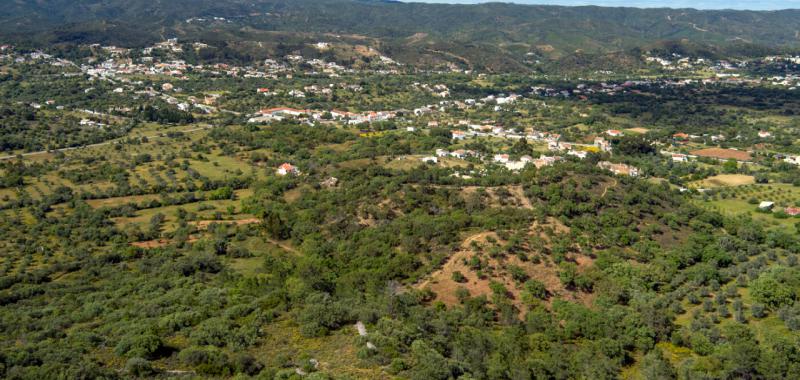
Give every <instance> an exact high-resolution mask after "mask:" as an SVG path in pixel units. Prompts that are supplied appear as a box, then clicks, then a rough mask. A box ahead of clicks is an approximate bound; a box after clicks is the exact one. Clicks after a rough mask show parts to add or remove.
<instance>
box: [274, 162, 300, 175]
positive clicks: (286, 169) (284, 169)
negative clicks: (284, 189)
mask: <svg viewBox="0 0 800 380" xmlns="http://www.w3.org/2000/svg"><path fill="white" fill-rule="evenodd" d="M298 173H300V171H299V170H297V168H296V167H295V166H294V165H292V164H290V163H288V162H284V163H283V164H281V166H278V170H276V171H275V174H277V175H295V174H298Z"/></svg>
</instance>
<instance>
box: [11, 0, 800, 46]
mask: <svg viewBox="0 0 800 380" xmlns="http://www.w3.org/2000/svg"><path fill="white" fill-rule="evenodd" d="M4 8H5V9H4V11H3V12H0V33H1V34H2V35H0V37H2V38H3V39H7V40H12V41H17V42H19V41H23V40H27V41H36V42H38V43H54V42H100V43H114V44H117V45H123V46H126V45H127V46H135V45H139V44H143V43H147V42H152V41H154V40H160V39H162V38H165V37H169V36H175V37H184V38H187V39H193V38H199V37H201V36H203V35H205V34H209V32H213V33H212V34H214V35H221V36H224V38H226V41H228V42H232V41H262V40H269V39H271V38H274V34H271V33H274V32H287V33H289V34H292V35H295V36H297V35H302V36H304V37H306V38H308V37H310V36H309V34H324V33H330V34H337V35H339V34H341V35H359V36H361V37H369V38H371V39H375V40H377V43H379V44H380V46H381V47H382V48H384V49H387V50H389V51H393V52H395V53H397V54H399V55H401V58H402V56H403V55H404V53H406V52H408V51H416V52H420V51H422V52H424V53H425V54H430V52H431V51H439V52H442V51H444V52H447V53H450V54H452V55H454V56H458V57H463V58H465V59H466V60H473V59H477V60H478V61H481V54H485V55H487V56H489V57H498V56H502V57H509V58H513V59H516V60H521V59H522V57H524V56H525V54H528V56H529V57H530V56H531V54H529V53H533V55H535V56H536V57H543V58H553V57H556V58H558V57H563V56H564V55H568V54H573V53H574V52H576V51H582V52H586V53H590V54H594V53H608V52H617V51H627V50H630V49H634V48H643V47H648V46H650V45H652V44H658V43H661V42H663V41H681V40H683V41H688V42H691V43H696V44H700V45H703V46H707V47H710V48H712V49H717V50H719V49H723V50H724V51H725V52H726V54H731V52H733V53H742V54H746V53H747V52H749V51H752V49H753V47H759V48H770V49H774V48H790V49H791V48H796V47H799V46H800V39H798V35H799V33H800V10H786V11H776V12H756V11H698V10H691V9H636V8H604V7H559V6H534V5H516V4H501V3H493V4H482V5H446V4H421V3H400V2H390V1H370V0H361V1H357V0H248V1H244V0H225V1H218V0H169V1H167V0H38V1H13V2H10V4H5V5H4ZM193 17H200V18H206V19H207V20H205V21H206V22H205V23H202V22H194V23H190V22H187V20H188V19H190V18H193ZM213 17H224V18H225V19H226V20H225V21H224V22H208V21H209V20H211V21H213ZM218 21H219V20H218ZM373 42H374V41H373ZM481 52H483V53H481ZM484 58H485V57H484Z"/></svg>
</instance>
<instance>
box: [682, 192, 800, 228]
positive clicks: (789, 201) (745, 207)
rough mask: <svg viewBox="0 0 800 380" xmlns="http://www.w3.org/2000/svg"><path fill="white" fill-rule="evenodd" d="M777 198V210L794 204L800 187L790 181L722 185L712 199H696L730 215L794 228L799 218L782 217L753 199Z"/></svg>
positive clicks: (769, 224)
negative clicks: (783, 182) (778, 216)
mask: <svg viewBox="0 0 800 380" xmlns="http://www.w3.org/2000/svg"><path fill="white" fill-rule="evenodd" d="M762 201H770V202H775V210H780V209H783V208H785V207H789V206H795V205H797V204H798V202H800V188H799V187H795V186H792V185H788V184H751V185H744V186H737V187H731V188H722V190H720V191H719V193H718V194H716V195H715V196H714V197H712V198H710V199H709V200H697V204H698V205H699V206H701V207H704V208H707V209H711V210H715V211H719V212H720V213H722V214H724V215H728V216H750V217H752V218H753V219H755V220H759V221H762V222H764V223H765V224H766V225H767V226H768V227H780V228H787V229H792V230H793V229H794V225H795V224H796V223H798V222H800V219H799V218H787V219H779V218H776V217H775V216H774V215H772V214H771V213H763V212H758V211H757V204H753V203H752V202H758V203H760V202H762Z"/></svg>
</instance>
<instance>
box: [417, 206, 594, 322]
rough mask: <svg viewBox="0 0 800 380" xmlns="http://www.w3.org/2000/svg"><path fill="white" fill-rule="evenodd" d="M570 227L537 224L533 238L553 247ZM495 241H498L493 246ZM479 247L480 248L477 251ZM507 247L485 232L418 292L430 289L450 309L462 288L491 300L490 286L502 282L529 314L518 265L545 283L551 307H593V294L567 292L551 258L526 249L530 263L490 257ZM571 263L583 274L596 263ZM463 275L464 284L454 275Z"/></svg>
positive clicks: (576, 258) (572, 257)
mask: <svg viewBox="0 0 800 380" xmlns="http://www.w3.org/2000/svg"><path fill="white" fill-rule="evenodd" d="M568 232H569V228H568V227H567V226H564V225H563V224H561V223H560V222H558V221H557V220H555V219H553V220H550V221H548V222H547V223H544V224H535V225H534V226H532V227H531V231H530V235H535V234H538V235H539V236H541V237H542V240H543V241H544V242H545V244H549V238H548V237H547V236H549V234H552V233H568ZM491 241H495V243H492V242H491ZM475 244H477V245H478V247H479V249H476V247H475ZM503 244H505V242H504V241H502V240H501V239H500V238H499V236H498V235H497V234H496V233H494V232H481V233H478V234H474V235H472V236H470V237H468V238H467V239H465V240H464V242H463V243H462V244H461V247H460V248H459V250H458V251H457V252H455V253H454V254H453V255H452V256H450V258H449V259H448V260H447V261H446V262H445V263H444V265H443V266H442V267H441V268H440V269H439V270H437V271H435V272H433V273H431V275H430V276H428V278H426V279H425V280H424V281H422V282H420V283H419V284H417V285H416V288H418V289H426V288H427V289H430V290H431V291H433V293H434V294H435V295H436V297H435V301H440V302H442V303H444V304H446V305H448V306H453V305H457V304H458V303H459V299H458V297H457V295H456V291H457V290H458V289H459V288H464V289H466V290H467V291H468V292H469V294H470V296H471V297H478V296H486V297H487V298H488V299H490V300H491V298H492V290H491V288H490V284H491V283H492V282H499V283H501V284H503V285H504V286H505V287H506V289H508V291H509V295H510V298H511V302H512V303H513V304H514V306H516V307H517V309H519V310H521V311H523V313H524V312H525V311H526V307H525V306H524V305H523V301H522V289H523V284H522V283H520V282H519V281H516V280H515V279H514V278H513V276H512V274H511V271H510V268H512V267H514V266H516V267H519V268H520V269H522V270H523V271H524V272H525V274H526V275H527V276H528V278H529V279H533V280H537V281H539V282H541V283H542V284H544V286H545V287H546V288H547V291H548V293H549V294H550V297H549V298H548V301H547V304H548V305H549V302H550V301H551V300H552V299H554V298H556V297H557V298H561V299H565V300H569V301H574V302H580V303H583V304H586V305H590V304H591V303H592V300H593V295H592V294H590V293H584V292H581V291H577V290H573V289H567V288H566V287H565V286H564V285H563V284H562V283H561V280H560V279H559V277H558V273H559V267H558V265H556V264H555V263H554V262H552V261H551V260H550V257H549V256H546V255H543V254H542V253H541V252H537V251H536V250H535V249H533V248H531V247H526V248H525V251H526V252H525V254H526V255H527V256H528V258H529V259H528V260H525V261H523V260H522V259H520V257H519V256H517V255H514V254H501V255H494V257H492V255H491V254H490V250H491V247H492V246H493V245H503ZM474 257H478V258H480V260H481V261H482V262H483V263H484V264H483V265H482V267H481V269H476V268H475V267H473V263H474ZM567 260H568V261H572V262H574V263H576V264H577V265H578V271H579V272H583V271H585V270H586V269H588V268H589V267H591V266H592V264H593V262H594V260H593V259H592V258H591V257H589V256H584V255H578V254H568V255H567ZM456 272H459V273H461V275H463V277H464V280H463V281H461V282H458V281H456V280H455V279H454V278H453V274H454V273H456Z"/></svg>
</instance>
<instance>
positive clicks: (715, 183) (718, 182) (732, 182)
mask: <svg viewBox="0 0 800 380" xmlns="http://www.w3.org/2000/svg"><path fill="white" fill-rule="evenodd" d="M754 183H755V178H754V177H753V176H750V175H744V174H720V175H716V176H713V177H708V178H706V179H704V180H701V181H695V182H692V183H690V184H689V187H690V188H695V189H697V188H700V189H708V188H717V187H727V186H742V185H752V184H754Z"/></svg>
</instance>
